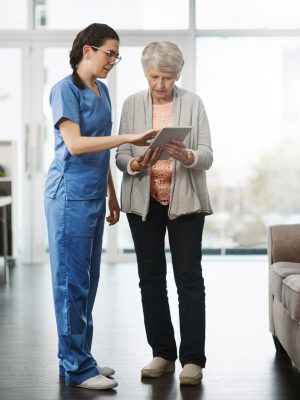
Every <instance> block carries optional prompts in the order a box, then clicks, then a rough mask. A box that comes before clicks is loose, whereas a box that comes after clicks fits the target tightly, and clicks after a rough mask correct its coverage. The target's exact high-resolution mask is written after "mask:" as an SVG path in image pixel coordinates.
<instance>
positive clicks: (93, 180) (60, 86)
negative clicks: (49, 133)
mask: <svg viewBox="0 0 300 400" xmlns="http://www.w3.org/2000/svg"><path fill="white" fill-rule="evenodd" d="M96 84H97V86H98V88H99V91H100V93H101V97H99V96H97V95H96V94H95V92H93V90H92V89H90V88H89V87H88V86H87V85H86V86H85V88H84V89H79V88H78V87H77V86H76V85H75V84H74V82H73V78H72V76H71V75H70V76H67V77H66V78H64V79H62V80H61V81H59V82H58V83H57V84H56V85H55V86H54V87H53V88H52V90H51V93H50V105H51V108H52V115H53V125H54V135H55V158H54V161H53V162H52V164H51V166H50V168H49V172H48V176H47V181H46V188H45V195H46V196H47V197H50V198H55V195H56V192H57V189H58V187H59V184H60V182H61V181H62V179H63V180H64V185H65V191H66V197H67V199H68V200H92V199H99V198H104V197H105V196H106V192H107V175H108V169H109V155H110V152H109V150H107V151H102V152H99V153H93V154H82V155H78V156H72V155H71V154H70V152H69V151H68V149H67V147H66V145H65V143H64V140H63V137H62V134H61V132H60V130H59V126H58V125H59V122H60V121H61V120H62V118H67V119H69V120H71V121H73V122H75V123H76V124H78V125H79V126H80V132H81V135H82V136H94V137H95V136H110V135H111V127H112V121H111V103H110V98H109V93H108V90H107V87H106V86H105V84H104V83H103V82H100V81H98V80H97V81H96Z"/></svg>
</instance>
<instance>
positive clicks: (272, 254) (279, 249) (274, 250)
mask: <svg viewBox="0 0 300 400" xmlns="http://www.w3.org/2000/svg"><path fill="white" fill-rule="evenodd" d="M268 256H269V264H270V265H271V264H273V263H275V262H278V261H289V262H299V263H300V224H286V225H273V226H269V227H268Z"/></svg>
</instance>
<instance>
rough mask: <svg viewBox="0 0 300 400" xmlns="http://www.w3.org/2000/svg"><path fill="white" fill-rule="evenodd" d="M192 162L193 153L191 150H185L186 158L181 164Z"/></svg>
mask: <svg viewBox="0 0 300 400" xmlns="http://www.w3.org/2000/svg"><path fill="white" fill-rule="evenodd" d="M193 162H194V154H193V152H192V151H191V150H187V153H186V159H185V160H184V162H183V164H185V165H191V164H193Z"/></svg>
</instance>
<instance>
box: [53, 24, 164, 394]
mask: <svg viewBox="0 0 300 400" xmlns="http://www.w3.org/2000/svg"><path fill="white" fill-rule="evenodd" d="M120 60H121V57H120V56H119V37H118V35H117V33H116V32H115V31H114V30H113V29H112V28H110V27H109V26H107V25H105V24H98V23H95V24H92V25H89V26H88V27H87V28H85V29H84V30H83V31H81V32H79V33H78V35H77V37H76V38H75V40H74V43H73V46H72V49H71V52H70V64H71V67H72V70H73V73H72V75H70V76H67V77H66V78H64V79H62V80H61V81H59V82H58V83H57V84H56V85H55V86H54V87H53V88H52V90H51V94H50V103H51V108H52V114H53V125H54V135H55V159H54V161H53V163H52V164H51V166H50V169H49V172H48V177H47V182H46V189H45V211H46V218H47V225H48V236H49V252H50V262H51V273H52V283H53V295H54V305H55V313H56V321H57V331H58V344H59V345H58V357H59V367H60V375H61V376H63V377H64V378H65V382H66V384H67V385H68V386H79V387H84V388H88V389H110V388H113V387H115V386H117V382H116V381H115V380H114V379H111V378H108V377H107V376H110V375H113V374H114V370H113V369H112V368H108V367H105V368H100V367H99V366H98V364H97V362H96V360H95V359H94V358H93V356H92V354H91V345H92V336H93V321H92V309H93V305H94V300H95V296H96V291H97V286H98V279H99V272H100V258H101V248H102V234H103V226H104V220H105V207H106V194H107V192H108V207H109V216H108V217H107V218H106V220H107V221H108V222H109V224H110V225H113V224H115V223H116V222H118V220H119V213H120V208H119V204H118V201H117V198H116V194H115V189H114V184H113V180H112V176H111V173H110V169H109V149H111V148H113V147H116V146H119V145H120V144H123V143H134V144H135V145H138V146H140V145H145V144H147V143H148V140H149V139H151V138H152V137H153V136H154V135H155V133H156V131H154V130H150V131H148V132H146V133H144V134H138V135H136V134H127V135H123V136H115V137H111V136H110V135H111V126H112V122H111V104H110V98H109V93H108V90H107V87H106V86H105V84H104V83H103V82H101V81H99V80H97V79H98V78H106V77H107V75H108V73H109V72H110V71H111V69H112V68H113V67H114V66H115V64H117V63H118V62H119V61H120Z"/></svg>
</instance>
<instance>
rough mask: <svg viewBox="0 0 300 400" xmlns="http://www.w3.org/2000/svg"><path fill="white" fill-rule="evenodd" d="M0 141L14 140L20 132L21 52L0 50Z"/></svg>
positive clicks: (12, 49)
mask: <svg viewBox="0 0 300 400" xmlns="http://www.w3.org/2000/svg"><path fill="white" fill-rule="evenodd" d="M0 59H1V63H0V120H1V132H0V139H2V140H16V139H18V138H19V135H20V130H21V99H22V95H21V50H20V49H15V48H0Z"/></svg>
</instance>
